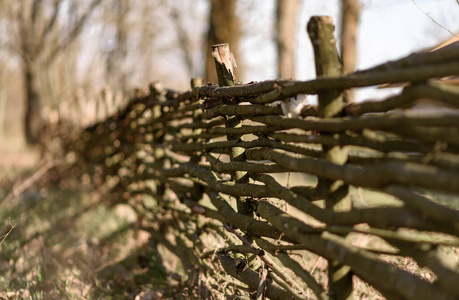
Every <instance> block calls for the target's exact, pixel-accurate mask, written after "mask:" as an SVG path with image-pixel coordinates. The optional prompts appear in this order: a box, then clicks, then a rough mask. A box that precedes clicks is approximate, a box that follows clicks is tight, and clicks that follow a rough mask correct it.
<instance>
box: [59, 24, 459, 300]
mask: <svg viewBox="0 0 459 300" xmlns="http://www.w3.org/2000/svg"><path fill="white" fill-rule="evenodd" d="M308 32H309V35H310V38H311V40H312V43H313V45H314V51H315V56H316V69H317V74H318V78H317V79H315V80H311V81H286V80H285V81H284V80H274V81H264V82H259V83H249V84H236V83H235V80H234V77H233V72H232V65H233V62H232V61H231V59H232V58H231V54H230V52H229V48H228V45H227V44H222V45H215V46H214V47H213V55H214V57H215V62H216V67H217V74H218V77H219V86H215V85H209V86H203V85H202V80H199V79H194V80H192V90H190V91H187V92H183V93H179V92H175V91H172V90H167V89H164V88H163V87H162V86H161V84H159V83H154V84H152V85H150V87H149V89H148V91H138V92H137V95H136V96H135V97H134V98H133V99H132V100H131V101H130V102H129V104H128V105H127V106H126V107H125V108H124V109H122V110H120V111H118V112H117V113H115V114H113V115H112V116H110V117H108V118H106V119H105V120H103V121H100V122H98V123H96V124H94V125H92V126H89V127H87V128H85V129H84V130H83V131H82V132H79V134H78V137H77V138H72V136H71V135H70V136H68V137H66V139H67V141H70V142H68V143H66V144H65V146H64V148H65V153H70V152H71V153H73V154H74V157H75V158H76V159H75V161H76V163H75V164H74V167H75V166H76V167H77V168H78V169H80V170H81V171H82V172H86V173H88V174H91V176H92V178H95V179H97V181H98V182H100V184H101V186H103V187H104V188H105V191H106V194H107V199H109V200H108V201H109V202H110V203H111V204H115V203H129V204H130V205H132V207H133V208H134V209H135V210H136V211H137V213H138V215H139V218H140V221H139V224H140V225H139V226H140V227H141V228H142V229H144V230H148V231H149V232H150V233H151V245H150V247H151V249H152V253H154V254H155V255H156V259H157V261H158V263H159V264H160V265H161V262H163V261H164V260H165V259H166V258H165V257H164V255H163V256H161V255H160V253H159V252H158V251H156V250H157V249H158V247H159V246H161V247H164V248H167V251H169V252H168V253H171V255H175V256H176V257H177V258H178V260H179V261H180V264H181V265H180V268H179V267H177V268H176V269H175V270H170V269H167V268H165V267H163V271H164V272H166V274H168V275H169V276H172V278H176V279H177V280H181V282H182V284H183V286H185V287H188V289H189V291H192V292H190V294H189V296H190V295H191V296H193V297H196V298H213V299H221V298H225V297H227V298H231V299H233V298H234V299H235V298H240V299H248V297H252V298H254V299H255V298H256V299H262V298H263V297H268V298H270V299H346V298H348V297H350V296H351V295H352V292H353V290H355V289H356V284H357V281H356V280H360V282H365V283H366V284H368V285H369V286H371V287H372V288H374V289H376V290H377V291H378V292H379V293H380V294H381V295H383V296H384V297H387V298H389V299H457V298H459V285H458V283H459V264H458V257H457V255H454V253H457V249H458V247H459V239H458V237H459V211H458V210H457V208H458V207H459V205H458V204H459V202H458V201H459V115H458V114H457V113H456V112H455V110H454V109H455V108H456V109H457V108H459V87H457V86H453V85H448V84H445V83H443V82H442V81H441V80H436V79H435V78H444V77H447V76H453V75H459V43H455V44H452V45H450V46H447V47H444V48H442V49H439V50H437V51H434V52H431V53H421V54H416V55H411V56H408V57H406V58H404V59H401V60H398V61H393V62H388V63H386V64H383V65H380V66H378V67H375V68H373V69H371V70H366V71H360V72H356V73H353V74H350V75H342V74H341V71H340V70H341V67H340V62H339V57H338V53H337V52H336V45H335V42H334V41H335V40H334V38H333V25H332V24H331V21H330V19H329V18H326V17H313V18H312V19H311V21H310V22H309V24H308ZM386 83H403V84H404V85H405V88H404V89H403V91H402V92H401V93H400V94H399V95H396V96H392V97H389V98H387V99H385V100H383V101H378V102H376V101H366V102H362V103H358V104H357V103H351V104H347V103H346V100H345V90H347V89H350V88H357V87H366V86H373V85H379V84H386ZM305 94H317V95H318V99H319V100H318V106H317V107H315V106H310V105H306V104H305V103H304V101H303V100H302V97H303V96H304V95H305ZM343 95H344V96H343ZM424 98H428V99H430V100H431V101H434V103H436V104H437V105H438V106H441V107H444V106H445V105H447V106H449V107H450V108H451V109H448V110H433V111H428V112H427V113H423V111H418V110H413V109H410V108H409V107H411V106H412V105H413V103H416V101H418V100H420V99H424ZM60 134H61V137H62V135H63V133H62V132H61V133H60ZM362 239H364V240H365V241H376V242H375V243H363V244H362V243H359V242H358V241H359V240H360V241H361V240H362ZM356 241H357V242H356ZM155 249H156V250H155ZM454 251H456V252H454ZM451 253H453V254H451ZM307 255H311V256H307ZM312 255H314V257H322V258H324V259H325V260H326V261H328V267H327V266H326V267H325V268H326V271H327V273H328V278H325V279H324V278H321V279H318V277H317V274H316V273H317V269H315V266H314V267H312V266H311V265H310V264H309V265H308V264H306V263H305V261H304V258H305V257H312ZM325 260H324V261H325ZM402 260H405V261H406V260H410V261H412V262H413V263H415V264H416V263H417V265H418V266H419V267H422V268H423V269H422V270H424V271H425V270H427V271H425V272H424V274H425V273H428V274H429V276H421V275H422V274H421V275H420V273H417V272H416V271H413V270H410V269H408V268H404V267H403V266H402V265H400V261H402ZM394 262H396V263H397V262H398V265H397V264H396V263H394ZM179 269H180V270H182V271H178V270H179ZM313 269H315V270H313ZM418 269H419V268H418ZM356 278H358V279H356ZM354 293H355V291H354ZM191 296H190V297H191ZM244 297H245V298H244Z"/></svg>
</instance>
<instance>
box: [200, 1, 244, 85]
mask: <svg viewBox="0 0 459 300" xmlns="http://www.w3.org/2000/svg"><path fill="white" fill-rule="evenodd" d="M236 2H237V1H236V0H210V5H211V8H210V15H209V29H208V33H207V46H206V53H207V55H206V79H207V81H209V82H212V83H217V74H216V73H215V64H214V59H213V57H212V55H211V53H210V50H211V47H212V45H215V44H221V43H229V45H230V49H231V52H232V53H233V54H234V56H235V58H236V61H237V63H238V66H240V65H241V57H240V56H239V55H238V54H239V51H238V50H239V35H240V31H239V19H238V17H237V16H236ZM241 73H242V72H241V68H239V69H236V78H239V77H240V76H241Z"/></svg>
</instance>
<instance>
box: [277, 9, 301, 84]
mask: <svg viewBox="0 0 459 300" xmlns="http://www.w3.org/2000/svg"><path fill="white" fill-rule="evenodd" d="M298 7H299V2H298V0H277V8H276V14H277V15H276V32H277V36H276V42H277V57H278V59H277V70H278V77H279V78H295V48H296V23H297V22H296V21H297V15H298Z"/></svg>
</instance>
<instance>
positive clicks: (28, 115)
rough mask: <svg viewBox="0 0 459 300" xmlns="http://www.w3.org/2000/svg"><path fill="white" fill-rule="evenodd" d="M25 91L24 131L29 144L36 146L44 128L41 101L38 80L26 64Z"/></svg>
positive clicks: (24, 74)
mask: <svg viewBox="0 0 459 300" xmlns="http://www.w3.org/2000/svg"><path fill="white" fill-rule="evenodd" d="M23 72H24V73H23V76H24V90H25V93H26V94H25V100H26V105H25V107H26V112H25V119H24V130H25V136H26V141H27V144H29V145H35V144H37V143H38V141H39V138H40V132H41V130H42V126H43V120H42V117H41V99H40V94H39V92H38V90H37V82H36V81H37V78H36V76H35V74H34V71H33V70H32V67H31V66H30V64H27V63H26V64H24V70H23Z"/></svg>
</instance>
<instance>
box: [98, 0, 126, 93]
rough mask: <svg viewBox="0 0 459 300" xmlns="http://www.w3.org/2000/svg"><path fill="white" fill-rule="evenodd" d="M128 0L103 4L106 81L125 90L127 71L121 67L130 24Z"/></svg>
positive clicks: (123, 61) (116, 0)
mask: <svg viewBox="0 0 459 300" xmlns="http://www.w3.org/2000/svg"><path fill="white" fill-rule="evenodd" d="M131 5H132V4H131V1H130V0H113V1H111V2H110V3H108V4H107V5H106V6H105V10H104V15H105V18H104V19H105V23H106V30H107V31H108V34H107V36H108V37H109V38H107V39H106V40H107V43H106V45H105V47H106V49H105V51H104V52H105V76H106V83H107V84H108V85H109V86H111V87H113V88H116V89H119V90H122V91H126V89H127V74H126V73H127V72H126V68H124V67H123V65H124V64H125V61H126V56H127V52H128V49H127V48H128V46H127V44H128V35H129V30H130V26H129V24H128V15H129V12H130V11H131Z"/></svg>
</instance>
